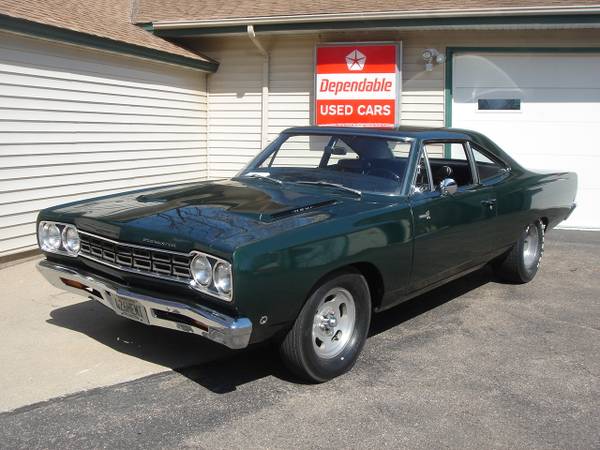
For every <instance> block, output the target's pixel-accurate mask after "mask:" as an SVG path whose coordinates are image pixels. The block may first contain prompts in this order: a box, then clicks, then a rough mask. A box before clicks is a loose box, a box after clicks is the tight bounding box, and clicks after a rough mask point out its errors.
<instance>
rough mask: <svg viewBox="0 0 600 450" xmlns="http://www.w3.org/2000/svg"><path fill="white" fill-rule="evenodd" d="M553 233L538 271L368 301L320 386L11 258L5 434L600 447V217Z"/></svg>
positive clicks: (49, 442)
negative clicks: (346, 354) (373, 305)
mask: <svg viewBox="0 0 600 450" xmlns="http://www.w3.org/2000/svg"><path fill="white" fill-rule="evenodd" d="M547 237H548V238H547V244H546V253H545V255H544V258H543V261H542V268H541V271H540V273H539V274H538V276H537V277H536V278H535V280H534V281H533V282H532V283H529V284H527V285H520V286H515V285H510V284H503V283H500V282H498V280H496V279H495V278H494V277H493V275H492V274H491V272H490V271H489V269H487V268H486V269H483V270H480V271H478V272H475V273H473V274H471V275H469V276H467V277H465V278H463V279H460V280H457V281H455V282H453V283H451V284H449V285H447V286H444V287H442V288H439V289H437V290H435V291H433V292H431V293H429V294H426V295H424V296H421V297H419V298H417V299H414V300H412V301H410V302H407V303H405V304H403V305H401V306H399V307H397V308H395V309H393V310H391V311H388V312H386V313H383V314H382V315H379V316H375V319H374V322H373V325H372V330H371V337H370V338H369V340H368V342H367V344H366V346H365V350H364V352H363V355H362V357H361V358H360V360H359V362H358V363H357V365H356V367H355V368H354V369H353V371H352V372H351V373H349V374H347V375H345V376H343V377H340V378H338V379H335V380H333V381H331V382H329V383H325V384H322V385H306V384H302V383H299V382H298V381H297V380H294V379H293V378H291V377H290V376H289V375H288V373H287V372H286V371H285V369H284V368H283V367H282V366H281V365H280V363H279V361H278V359H277V357H276V355H274V354H273V352H272V350H271V349H270V348H269V347H260V348H253V349H248V350H245V351H239V352H233V351H229V350H226V349H224V348H221V347H220V346H218V345H216V344H213V343H210V342H208V341H205V340H203V339H201V338H197V337H194V336H189V335H186V334H183V333H178V332H175V331H169V330H162V329H157V328H150V327H146V326H144V325H141V324H138V323H134V322H130V321H127V320H126V319H123V318H120V317H117V316H115V315H114V314H113V313H112V312H110V311H107V310H105V309H104V307H103V306H102V305H100V304H97V303H93V302H91V301H86V300H85V299H83V297H77V296H73V295H71V294H67V293H62V292H60V291H58V290H56V289H54V288H52V287H51V286H49V285H48V284H47V283H45V282H44V280H42V278H41V276H40V275H39V274H38V273H37V271H35V269H34V265H35V261H26V262H23V263H21V264H17V265H13V266H10V267H6V268H4V269H1V270H0V283H1V284H2V287H3V295H2V296H1V301H0V333H1V336H2V345H1V346H0V367H2V371H1V373H0V384H1V386H2V395H1V396H0V411H4V412H2V413H0V447H1V448H33V447H44V448H48V447H50V448H69V447H93V448H98V447H109V448H115V447H119V448H121V447H129V448H131V447H146V448H148V447H163V448H164V447H176V446H177V447H200V448H203V447H205V448H223V447H236V448H242V447H243V448H262V447H269V448H290V447H296V448H320V447H337V448H374V447H394V448H398V447H404V448H431V447H435V448H439V447H452V448H478V449H480V448H524V447H528V448H545V449H547V448H599V447H600V413H599V412H600V233H593V232H573V231H571V232H567V231H554V232H551V233H549V234H548V236H547Z"/></svg>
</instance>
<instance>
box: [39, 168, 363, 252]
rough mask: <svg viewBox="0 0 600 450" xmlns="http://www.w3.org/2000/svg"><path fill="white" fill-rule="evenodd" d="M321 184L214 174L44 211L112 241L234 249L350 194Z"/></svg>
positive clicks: (317, 216) (302, 222)
mask: <svg viewBox="0 0 600 450" xmlns="http://www.w3.org/2000/svg"><path fill="white" fill-rule="evenodd" d="M325 191H327V189H325V190H323V189H321V190H320V189H315V188H310V189H298V190H296V189H295V188H294V187H292V186H290V185H287V186H286V185H280V186H278V185H275V184H273V185H270V182H269V181H268V180H241V179H235V180H219V181H209V182H200V183H194V184H186V185H178V186H170V187H163V188H153V189H146V190H143V191H135V192H128V193H124V194H117V195H111V196H107V197H100V198H96V199H91V200H85V201H80V202H75V203H70V204H67V205H62V206H58V207H56V208H52V209H48V210H45V211H43V212H42V214H41V215H40V217H41V218H45V219H48V220H57V221H65V222H70V223H75V224H76V225H77V227H78V228H79V229H80V230H82V231H87V232H89V233H93V234H97V235H100V236H104V237H108V238H111V239H115V240H119V241H123V242H130V243H136V244H140V245H147V246H152V247H162V248H165V249H171V250H177V251H183V252H188V251H190V250H192V249H200V250H202V249H205V250H210V249H215V250H217V251H219V252H221V253H231V252H233V250H235V248H236V247H239V246H242V245H246V244H248V243H251V242H255V241H257V240H261V239H265V238H268V237H271V236H274V235H276V234H280V233H283V232H286V231H289V230H291V229H295V228H298V227H303V226H306V225H310V224H313V223H316V222H319V221H323V220H326V219H328V218H329V217H330V215H331V212H330V209H331V207H333V206H334V205H339V204H340V203H344V202H351V203H357V200H356V199H354V198H348V197H345V196H344V195H336V194H335V193H331V194H329V193H326V192H325Z"/></svg>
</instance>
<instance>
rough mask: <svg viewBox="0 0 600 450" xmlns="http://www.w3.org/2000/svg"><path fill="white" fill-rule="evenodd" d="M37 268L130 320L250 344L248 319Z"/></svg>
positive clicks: (54, 267) (49, 266)
mask: <svg viewBox="0 0 600 450" xmlns="http://www.w3.org/2000/svg"><path fill="white" fill-rule="evenodd" d="M37 267H38V270H39V271H40V272H41V273H42V275H43V276H44V277H45V278H46V279H47V280H48V281H49V282H50V283H51V284H52V285H54V286H56V287H58V288H59V289H63V290H66V291H69V292H73V293H76V294H80V295H84V296H86V297H89V298H91V299H94V300H98V301H99V302H100V303H102V304H103V305H104V306H106V307H108V308H110V309H112V310H113V311H114V312H115V313H117V314H119V315H120V316H123V317H126V318H128V319H132V320H136V321H138V322H142V323H145V324H146V325H154V326H157V327H162V328H170V329H172V330H179V331H184V332H187V333H193V334H198V335H200V336H204V337H206V338H208V339H210V340H212V341H215V342H218V343H219V344H223V345H225V346H226V347H229V348H232V349H240V348H245V347H247V346H248V342H249V341H250V335H251V334H252V322H250V320H249V319H247V318H245V317H242V318H233V317H229V316H227V315H224V314H221V313H219V312H217V311H214V310H212V309H209V308H206V307H204V306H190V305H186V304H184V303H179V302H174V301H171V300H167V299H164V298H158V297H151V296H147V295H142V294H138V293H135V292H132V291H130V290H129V289H127V288H126V287H124V286H121V285H119V284H116V283H114V282H113V281H110V280H107V279H105V278H102V277H99V276H97V275H93V274H89V273H86V272H84V271H80V270H75V269H72V268H70V267H65V266H63V265H60V264H55V263H52V262H50V261H47V260H43V261H41V262H40V263H38V266H37ZM119 305H121V306H119ZM124 305H125V306H126V307H124Z"/></svg>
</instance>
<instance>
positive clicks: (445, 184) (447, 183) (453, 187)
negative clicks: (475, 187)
mask: <svg viewBox="0 0 600 450" xmlns="http://www.w3.org/2000/svg"><path fill="white" fill-rule="evenodd" d="M456 191H458V184H456V181H454V179H452V178H444V179H443V180H442V181H441V182H440V192H441V193H442V195H448V194H450V195H452V194H455V193H456Z"/></svg>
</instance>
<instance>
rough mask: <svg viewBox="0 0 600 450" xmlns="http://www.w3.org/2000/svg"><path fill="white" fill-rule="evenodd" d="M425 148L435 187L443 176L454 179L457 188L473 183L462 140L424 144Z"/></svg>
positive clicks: (473, 178)
mask: <svg viewBox="0 0 600 450" xmlns="http://www.w3.org/2000/svg"><path fill="white" fill-rule="evenodd" d="M425 150H426V151H427V155H428V156H429V165H430V166H431V174H432V177H433V185H434V186H435V187H436V188H437V187H438V186H439V185H440V183H441V182H442V180H444V179H445V178H451V179H453V180H454V181H456V184H457V185H458V187H459V188H460V187H463V186H470V185H472V184H473V183H474V180H475V177H474V176H473V173H472V170H471V165H470V164H469V159H468V157H467V149H466V144H465V143H464V142H451V143H430V144H425Z"/></svg>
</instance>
